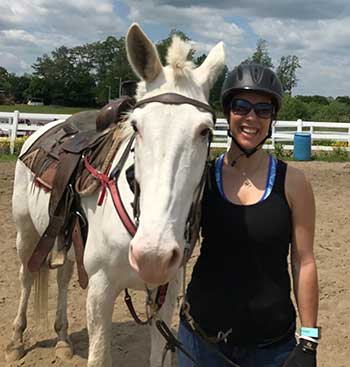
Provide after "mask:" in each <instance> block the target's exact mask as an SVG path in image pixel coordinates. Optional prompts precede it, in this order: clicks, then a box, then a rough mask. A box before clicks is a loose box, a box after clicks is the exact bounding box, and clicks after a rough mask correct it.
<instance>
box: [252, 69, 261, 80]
mask: <svg viewBox="0 0 350 367" xmlns="http://www.w3.org/2000/svg"><path fill="white" fill-rule="evenodd" d="M261 77H262V74H261V70H260V69H259V68H258V67H254V69H253V78H254V81H255V82H257V83H259V81H260V79H261Z"/></svg>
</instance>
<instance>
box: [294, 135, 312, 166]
mask: <svg viewBox="0 0 350 367" xmlns="http://www.w3.org/2000/svg"><path fill="white" fill-rule="evenodd" d="M294 159H295V160H296V161H309V160H310V159H311V134H310V133H295V134H294Z"/></svg>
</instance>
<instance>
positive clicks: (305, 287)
mask: <svg viewBox="0 0 350 367" xmlns="http://www.w3.org/2000/svg"><path fill="white" fill-rule="evenodd" d="M286 195H287V199H288V202H289V205H290V207H291V210H292V222H293V224H292V225H293V228H292V231H293V232H292V250H291V263H292V276H293V286H294V295H295V299H296V302H297V307H298V313H299V318H300V322H301V325H302V326H304V327H316V326H317V313H318V281H317V268H316V261H315V256H314V251H313V243H314V232H315V200H314V195H313V191H312V188H311V184H310V182H309V181H308V179H307V178H306V177H305V175H304V173H303V172H302V171H300V170H298V169H296V168H293V167H290V166H288V170H287V177H286Z"/></svg>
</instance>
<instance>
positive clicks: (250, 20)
mask: <svg viewBox="0 0 350 367" xmlns="http://www.w3.org/2000/svg"><path fill="white" fill-rule="evenodd" d="M133 22H137V23H139V24H140V25H141V27H142V28H143V30H144V31H145V32H146V33H147V34H148V36H149V37H150V38H151V39H152V40H153V41H154V42H158V41H160V40H162V39H165V38H167V37H168V35H169V32H170V30H171V29H173V28H176V29H179V30H181V31H183V32H184V33H185V34H186V35H188V36H189V37H190V38H191V40H192V42H193V47H194V48H195V49H196V50H197V53H198V55H200V54H202V53H208V51H209V50H210V49H211V47H213V46H214V45H215V44H216V43H217V42H220V41H224V43H225V46H226V64H227V66H228V67H229V69H231V68H233V67H234V66H235V65H237V64H239V63H240V62H241V61H243V60H244V59H246V58H247V57H249V56H251V55H252V54H253V52H254V51H255V48H256V43H257V40H258V39H260V38H262V39H264V40H266V41H267V42H268V47H269V54H270V56H271V58H272V61H273V63H274V66H277V65H278V62H279V60H280V58H281V56H287V55H296V56H298V58H299V61H300V64H301V66H302V68H301V69H299V70H298V72H297V78H298V86H297V87H296V88H295V89H294V90H293V94H294V95H297V94H303V95H315V94H318V95H323V96H333V97H336V96H343V95H350V1H349V0H332V1H329V0H264V1H262V0H244V1H243V0H222V1H220V0H216V1H213V0H203V1H200V0H74V1H72V0H1V2H0V66H2V67H5V68H6V69H7V70H8V71H9V72H14V73H16V74H18V75H21V74H23V73H24V72H29V73H32V72H33V70H32V68H31V65H33V63H35V61H36V59H37V57H40V56H42V55H43V54H44V53H48V54H50V52H51V51H53V50H54V49H55V48H57V47H60V46H62V45H65V46H67V47H73V46H78V45H82V44H84V43H91V42H95V41H99V40H104V39H106V37H108V36H115V37H117V38H119V37H121V36H124V35H125V34H126V32H127V29H128V27H129V26H130V25H131V24H132V23H133Z"/></svg>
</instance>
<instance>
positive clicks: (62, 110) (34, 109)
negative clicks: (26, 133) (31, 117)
mask: <svg viewBox="0 0 350 367" xmlns="http://www.w3.org/2000/svg"><path fill="white" fill-rule="evenodd" d="M91 109H93V108H89V107H62V106H29V105H27V104H15V105H0V112H13V111H15V110H17V111H19V112H24V113H53V114H68V115H72V114H73V113H76V112H80V111H86V110H91Z"/></svg>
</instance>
